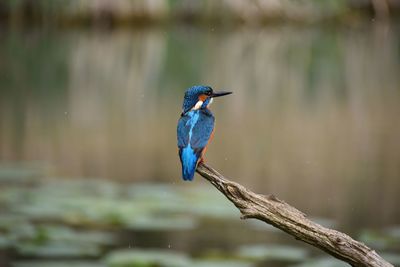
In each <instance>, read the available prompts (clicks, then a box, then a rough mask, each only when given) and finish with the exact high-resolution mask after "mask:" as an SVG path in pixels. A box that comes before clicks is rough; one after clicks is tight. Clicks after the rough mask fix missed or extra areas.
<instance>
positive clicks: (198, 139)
mask: <svg viewBox="0 0 400 267" xmlns="http://www.w3.org/2000/svg"><path fill="white" fill-rule="evenodd" d="M213 129H214V117H213V115H212V113H211V112H210V111H208V110H196V111H190V112H188V113H187V114H185V115H183V116H182V117H181V118H180V119H179V122H178V128H177V135H178V147H179V157H180V159H181V163H182V177H183V179H184V180H192V179H193V176H194V172H195V171H196V167H197V163H198V161H199V159H200V157H201V153H202V151H203V149H204V147H205V146H206V145H207V143H208V140H209V139H210V136H211V134H212V131H213Z"/></svg>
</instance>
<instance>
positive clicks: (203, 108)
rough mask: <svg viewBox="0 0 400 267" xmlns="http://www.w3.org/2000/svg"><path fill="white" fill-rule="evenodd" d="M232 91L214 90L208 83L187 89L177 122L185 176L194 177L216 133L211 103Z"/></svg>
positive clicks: (189, 178)
mask: <svg viewBox="0 0 400 267" xmlns="http://www.w3.org/2000/svg"><path fill="white" fill-rule="evenodd" d="M229 94H232V92H227V91H220V92H215V91H214V90H213V89H212V88H211V87H210V86H206V85H195V86H192V87H190V88H188V89H187V90H186V92H185V95H184V98H183V105H182V113H181V116H180V118H179V121H178V126H177V141H178V149H179V158H180V161H181V164H182V178H183V180H185V181H192V180H193V177H194V173H195V171H196V168H197V165H198V164H199V162H201V161H203V160H204V159H203V157H204V154H205V152H206V150H207V145H208V144H209V142H210V140H211V139H212V137H213V134H214V123H215V118H214V115H213V113H212V112H211V111H210V110H209V106H210V104H211V103H212V102H213V99H214V98H215V97H220V96H224V95H229Z"/></svg>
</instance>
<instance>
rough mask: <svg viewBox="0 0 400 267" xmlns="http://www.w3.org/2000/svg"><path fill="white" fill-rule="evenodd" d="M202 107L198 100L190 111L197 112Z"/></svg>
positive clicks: (201, 102)
mask: <svg viewBox="0 0 400 267" xmlns="http://www.w3.org/2000/svg"><path fill="white" fill-rule="evenodd" d="M202 105H203V101H201V100H199V101H198V102H197V103H196V105H194V107H193V108H192V110H198V109H200V108H201V106H202Z"/></svg>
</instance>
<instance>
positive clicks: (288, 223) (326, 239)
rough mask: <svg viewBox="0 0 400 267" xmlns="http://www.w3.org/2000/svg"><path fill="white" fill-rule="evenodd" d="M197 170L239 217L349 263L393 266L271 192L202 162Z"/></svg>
mask: <svg viewBox="0 0 400 267" xmlns="http://www.w3.org/2000/svg"><path fill="white" fill-rule="evenodd" d="M197 172H198V173H199V174H200V175H201V176H203V177H204V178H206V179H207V180H208V181H209V182H211V184H213V185H214V186H215V187H216V188H217V189H218V190H219V191H220V192H221V193H222V194H224V195H225V196H226V197H227V198H228V199H229V200H230V201H231V202H232V203H233V204H234V205H235V206H236V207H237V208H238V209H239V210H240V212H241V213H242V218H243V219H247V218H255V219H259V220H262V221H264V222H266V223H268V224H271V225H273V226H275V227H277V228H279V229H281V230H282V231H285V232H286V233H288V234H290V235H292V236H294V237H295V238H296V239H298V240H301V241H303V242H306V243H308V244H311V245H313V246H315V247H317V248H319V249H322V250H324V251H325V252H327V253H329V254H331V255H332V256H334V257H336V258H338V259H340V260H343V261H345V262H347V263H349V264H350V265H352V266H368V267H377V266H379V267H383V266H385V267H389V266H390V267H393V265H391V264H390V263H388V262H386V261H385V260H384V259H383V258H381V257H380V256H379V255H378V254H377V253H376V252H375V251H374V250H372V249H370V248H369V247H367V246H366V245H364V244H363V243H360V242H358V241H356V240H354V239H352V238H351V237H349V236H348V235H346V234H344V233H341V232H339V231H336V230H332V229H328V228H325V227H323V226H321V225H319V224H317V223H314V222H312V221H310V220H309V219H307V217H306V215H305V214H304V213H302V212H301V211H299V210H297V209H296V208H294V207H292V206H290V205H289V204H287V203H286V202H284V201H282V200H280V199H278V198H276V197H275V196H274V195H267V196H264V195H259V194H256V193H253V192H251V191H250V190H248V189H246V188H245V187H243V186H242V185H240V184H238V183H235V182H231V181H229V180H228V179H226V178H225V177H224V176H222V175H221V174H219V173H218V172H217V171H216V170H214V169H213V168H211V167H209V166H207V165H206V164H204V163H202V162H201V163H199V165H198V166H197Z"/></svg>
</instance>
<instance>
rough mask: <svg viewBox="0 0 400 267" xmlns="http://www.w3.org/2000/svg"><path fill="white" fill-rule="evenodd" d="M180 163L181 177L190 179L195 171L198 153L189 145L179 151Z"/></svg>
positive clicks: (186, 179)
mask: <svg viewBox="0 0 400 267" xmlns="http://www.w3.org/2000/svg"><path fill="white" fill-rule="evenodd" d="M179 156H180V158H181V163H182V178H183V180H185V181H192V180H193V177H194V173H195V172H196V167H197V162H198V160H199V156H200V153H197V152H195V151H194V150H193V149H192V148H191V147H190V146H188V147H185V148H183V149H182V150H180V151H179Z"/></svg>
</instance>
